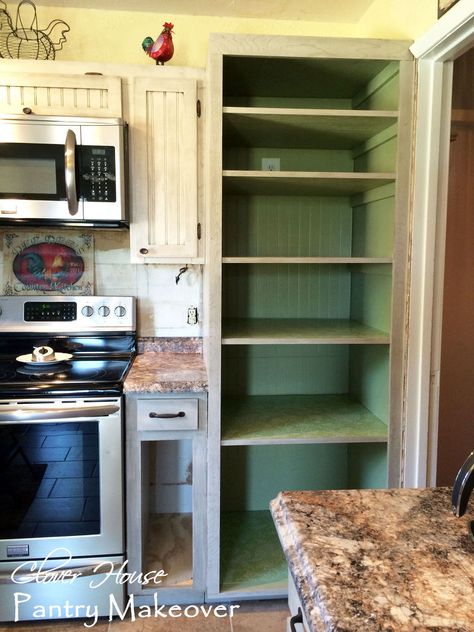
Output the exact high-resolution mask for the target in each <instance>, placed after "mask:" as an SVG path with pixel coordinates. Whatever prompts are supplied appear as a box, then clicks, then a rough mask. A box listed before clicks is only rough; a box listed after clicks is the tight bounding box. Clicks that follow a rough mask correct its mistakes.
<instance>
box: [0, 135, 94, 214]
mask: <svg viewBox="0 0 474 632" xmlns="http://www.w3.org/2000/svg"><path fill="white" fill-rule="evenodd" d="M80 134H81V129H80V126H78V125H73V126H67V125H54V124H45V123H44V122H37V123H36V122H35V123H33V122H32V123H29V122H25V123H23V122H12V123H3V124H2V125H1V127H0V223H1V220H2V219H5V220H8V219H32V220H61V221H67V220H81V219H83V208H82V202H81V201H80V200H78V195H77V190H76V189H75V180H76V174H75V172H76V161H77V151H76V150H75V148H74V147H75V145H76V144H79V143H80V138H81V136H80Z"/></svg>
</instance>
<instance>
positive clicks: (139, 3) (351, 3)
mask: <svg viewBox="0 0 474 632" xmlns="http://www.w3.org/2000/svg"><path fill="white" fill-rule="evenodd" d="M373 2H374V0H347V1H341V0H339V1H337V2H336V1H335V0H135V1H134V0H35V4H36V5H37V6H54V7H75V8H83V9H104V10H108V9H110V10H115V11H146V12H150V13H156V12H157V11H159V12H161V13H163V12H165V13H166V15H168V16H172V15H173V14H185V15H209V16H215V17H233V18H263V19H265V18H267V19H268V18H271V19H279V20H308V21H317V22H349V23H352V22H357V21H358V20H359V19H360V18H361V17H362V16H363V15H364V13H365V12H366V11H367V9H368V8H369V6H370V5H371V4H372V3H373Z"/></svg>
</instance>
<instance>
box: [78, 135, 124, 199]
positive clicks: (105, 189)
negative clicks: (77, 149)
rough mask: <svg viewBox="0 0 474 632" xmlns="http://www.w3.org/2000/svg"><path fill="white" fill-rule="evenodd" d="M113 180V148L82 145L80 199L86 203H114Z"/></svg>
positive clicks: (114, 186)
mask: <svg viewBox="0 0 474 632" xmlns="http://www.w3.org/2000/svg"><path fill="white" fill-rule="evenodd" d="M115 180H116V178H115V149H114V147H99V146H97V147H96V146H93V145H83V146H82V147H81V186H80V188H81V190H80V197H81V198H82V199H83V200H86V201H87V202H115V201H116V198H117V189H116V185H115Z"/></svg>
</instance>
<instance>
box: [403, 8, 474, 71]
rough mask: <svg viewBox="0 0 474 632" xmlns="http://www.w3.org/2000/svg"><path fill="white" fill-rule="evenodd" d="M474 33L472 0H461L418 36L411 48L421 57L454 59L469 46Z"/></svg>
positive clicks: (414, 53)
mask: <svg viewBox="0 0 474 632" xmlns="http://www.w3.org/2000/svg"><path fill="white" fill-rule="evenodd" d="M473 33H474V6H473V4H472V0H460V1H459V2H458V3H457V4H455V5H454V7H452V8H451V9H450V10H449V11H448V12H447V13H445V14H444V15H443V16H442V17H441V18H440V19H439V20H438V21H437V22H436V23H435V24H434V26H433V27H432V28H431V29H430V30H429V31H427V32H426V33H425V34H424V35H422V36H421V37H420V38H418V39H417V40H416V42H414V43H413V44H412V45H411V46H410V50H411V52H412V53H413V55H414V56H415V57H417V58H420V59H425V60H427V59H430V60H431V61H446V60H452V59H454V58H455V57H457V56H458V55H461V54H462V53H463V51H465V50H466V49H467V48H469V46H470V42H469V34H471V35H472V34H473Z"/></svg>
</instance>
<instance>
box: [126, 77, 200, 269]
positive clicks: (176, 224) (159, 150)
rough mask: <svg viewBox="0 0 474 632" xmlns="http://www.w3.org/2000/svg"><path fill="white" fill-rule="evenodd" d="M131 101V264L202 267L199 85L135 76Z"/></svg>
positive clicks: (192, 81) (191, 81) (181, 79)
mask: <svg viewBox="0 0 474 632" xmlns="http://www.w3.org/2000/svg"><path fill="white" fill-rule="evenodd" d="M159 70H160V69H157V71H159ZM132 98H133V115H132V121H131V134H130V140H131V159H132V163H131V172H132V174H133V178H132V179H131V183H130V184H131V200H132V221H131V225H130V239H131V258H132V261H133V262H135V263H166V262H168V263H177V262H183V263H200V262H202V259H199V256H200V247H199V240H200V238H201V224H200V219H199V206H200V205H201V203H200V198H201V197H202V187H201V182H200V181H201V178H202V164H203V161H202V160H201V159H200V156H199V150H200V145H201V144H202V143H201V142H200V137H201V135H202V130H201V123H202V118H201V101H200V99H199V95H198V81H197V80H196V78H194V77H191V78H187V77H170V76H163V77H153V78H152V77H147V78H142V77H140V78H135V79H134V81H133V90H132Z"/></svg>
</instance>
